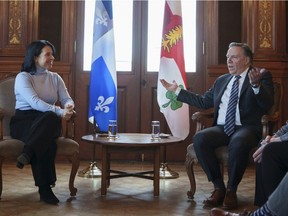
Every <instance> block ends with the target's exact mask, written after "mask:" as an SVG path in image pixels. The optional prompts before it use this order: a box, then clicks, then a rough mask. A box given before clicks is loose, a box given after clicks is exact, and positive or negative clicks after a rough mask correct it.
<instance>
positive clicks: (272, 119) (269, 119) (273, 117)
mask: <svg viewBox="0 0 288 216" xmlns="http://www.w3.org/2000/svg"><path fill="white" fill-rule="evenodd" d="M278 120H279V112H275V113H274V114H273V115H263V116H262V118H261V123H262V124H263V125H264V124H268V123H269V122H277V121H278Z"/></svg>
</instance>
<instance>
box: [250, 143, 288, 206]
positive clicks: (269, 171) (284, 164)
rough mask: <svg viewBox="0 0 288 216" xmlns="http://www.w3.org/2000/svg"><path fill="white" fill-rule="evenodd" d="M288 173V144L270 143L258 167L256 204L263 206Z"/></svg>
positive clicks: (264, 150)
mask: <svg viewBox="0 0 288 216" xmlns="http://www.w3.org/2000/svg"><path fill="white" fill-rule="evenodd" d="M287 171H288V142H276V143H269V144H268V145H266V146H265V148H264V149H263V152H262V161H261V163H258V164H257V165H256V189H255V200H254V204H255V205H257V206H262V205H263V204H264V203H265V202H266V201H267V200H268V197H269V196H270V195H271V194H272V192H273V191H274V190H275V189H276V188H277V187H278V185H279V184H280V182H281V180H282V179H283V177H284V176H285V174H286V173H287Z"/></svg>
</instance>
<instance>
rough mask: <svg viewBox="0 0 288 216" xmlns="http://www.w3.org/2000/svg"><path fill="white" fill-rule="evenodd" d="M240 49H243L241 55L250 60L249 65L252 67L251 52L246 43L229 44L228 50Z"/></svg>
mask: <svg viewBox="0 0 288 216" xmlns="http://www.w3.org/2000/svg"><path fill="white" fill-rule="evenodd" d="M235 46H236V47H241V48H242V49H243V54H244V55H245V56H247V57H248V58H249V59H250V65H253V52H252V50H251V49H250V47H249V46H248V45H247V44H246V43H237V42H232V43H230V44H229V48H231V47H235Z"/></svg>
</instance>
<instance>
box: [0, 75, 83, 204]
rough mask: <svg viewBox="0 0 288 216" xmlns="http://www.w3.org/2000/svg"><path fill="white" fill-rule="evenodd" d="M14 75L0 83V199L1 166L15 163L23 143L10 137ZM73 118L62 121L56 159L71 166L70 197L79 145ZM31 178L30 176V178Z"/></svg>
mask: <svg viewBox="0 0 288 216" xmlns="http://www.w3.org/2000/svg"><path fill="white" fill-rule="evenodd" d="M14 82H15V75H10V76H8V77H7V78H5V79H3V80H1V81H0V199H1V194H2V187H3V182H2V164H3V162H4V161H13V162H15V166H16V161H17V157H18V156H19V155H20V154H21V152H22V149H23V146H24V143H23V142H22V141H20V140H17V139H13V138H12V137H11V136H10V129H9V122H10V119H11V117H12V116H13V115H14V112H15V95H14ZM74 118H75V115H74V116H73V118H71V119H70V121H63V122H62V125H63V130H62V131H63V133H62V136H61V137H59V138H58V139H57V157H64V158H67V159H68V161H69V162H70V163H71V164H72V168H71V172H70V179H69V190H70V195H71V196H75V195H76V193H77V188H75V187H74V180H75V176H76V173H77V171H78V168H79V163H80V161H79V144H78V143H77V142H76V141H75V140H73V138H74ZM56 166H57V163H56ZM31 178H32V176H31Z"/></svg>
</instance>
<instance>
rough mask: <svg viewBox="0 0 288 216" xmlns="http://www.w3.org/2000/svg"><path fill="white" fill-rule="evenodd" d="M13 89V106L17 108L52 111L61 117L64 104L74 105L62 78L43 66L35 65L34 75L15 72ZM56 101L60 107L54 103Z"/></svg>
mask: <svg viewBox="0 0 288 216" xmlns="http://www.w3.org/2000/svg"><path fill="white" fill-rule="evenodd" d="M14 91H15V96H16V105H15V108H16V109H19V110H38V111H41V112H46V111H53V112H55V113H56V114H57V115H58V116H61V117H62V116H63V112H64V109H63V108H64V107H65V104H72V105H73V107H74V102H73V100H72V98H71V97H70V95H69V93H68V91H67V88H66V86H65V83H64V81H63V79H62V78H61V77H60V76H59V75H58V74H57V73H54V72H51V71H48V70H47V69H45V68H40V67H37V71H36V73H35V74H34V75H31V74H30V73H27V72H20V73H19V74H17V76H16V81H15V87H14ZM57 101H59V102H60V104H61V107H60V106H57V105H55V104H56V102H57Z"/></svg>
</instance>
